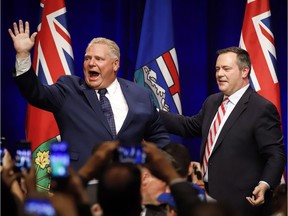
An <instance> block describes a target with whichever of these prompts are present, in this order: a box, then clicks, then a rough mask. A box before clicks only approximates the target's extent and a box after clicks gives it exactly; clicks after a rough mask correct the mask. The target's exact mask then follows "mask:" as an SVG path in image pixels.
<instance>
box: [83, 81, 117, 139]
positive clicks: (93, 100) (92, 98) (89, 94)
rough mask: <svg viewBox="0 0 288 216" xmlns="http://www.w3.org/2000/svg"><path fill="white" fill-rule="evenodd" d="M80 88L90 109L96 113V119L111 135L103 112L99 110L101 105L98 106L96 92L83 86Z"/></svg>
mask: <svg viewBox="0 0 288 216" xmlns="http://www.w3.org/2000/svg"><path fill="white" fill-rule="evenodd" d="M81 87H82V91H83V93H84V95H85V97H86V98H87V100H88V102H89V104H90V106H91V107H92V109H93V110H94V112H95V113H96V115H97V118H99V120H100V121H101V122H102V124H103V125H104V126H105V128H106V129H107V131H109V133H110V134H111V135H112V132H111V129H110V127H109V125H108V122H107V119H106V118H105V116H104V114H103V111H102V109H101V105H100V102H99V100H98V98H97V95H96V91H95V90H94V89H89V88H87V87H85V86H84V85H83V86H81Z"/></svg>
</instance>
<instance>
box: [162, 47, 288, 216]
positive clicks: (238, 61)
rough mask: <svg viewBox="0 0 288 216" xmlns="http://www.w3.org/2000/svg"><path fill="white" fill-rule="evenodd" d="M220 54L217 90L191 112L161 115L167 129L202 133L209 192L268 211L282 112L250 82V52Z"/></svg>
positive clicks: (255, 211) (279, 159)
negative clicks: (194, 111)
mask: <svg viewBox="0 0 288 216" xmlns="http://www.w3.org/2000/svg"><path fill="white" fill-rule="evenodd" d="M218 54H219V56H218V58H217V62H216V80H217V84H218V87H219V89H220V91H221V92H220V93H216V94H213V95H211V96H209V97H208V98H207V99H206V101H205V102H204V104H203V106H202V109H201V110H200V112H199V113H198V114H196V115H194V116H191V117H188V116H182V115H174V114H172V113H168V112H164V111H160V115H161V117H162V119H163V120H164V124H165V126H166V128H167V129H168V131H169V132H171V133H175V134H178V135H181V136H185V137H202V144H201V150H200V160H201V161H200V162H201V164H202V171H203V174H204V182H205V184H206V185H205V188H206V190H207V192H208V193H209V195H210V196H211V197H213V198H214V199H216V200H217V201H219V202H225V203H228V204H230V205H231V206H232V207H234V208H235V209H236V210H237V212H239V213H240V215H243V216H244V215H245V216H248V215H251V216H256V215H265V214H267V215H269V212H268V211H267V208H266V205H268V204H269V195H271V193H270V192H271V190H273V188H275V187H276V186H277V185H278V184H279V182H280V179H281V175H282V173H283V170H284V165H285V161H286V160H285V152H284V143H283V135H282V131H281V122H280V116H279V113H278V112H277V109H276V107H275V106H274V105H273V104H272V103H271V102H270V101H268V100H266V99H265V98H263V97H262V96H260V95H259V94H257V93H256V92H255V91H254V90H253V89H252V88H251V87H250V85H249V76H250V70H251V62H250V57H249V54H248V53H247V52H246V51H245V50H243V49H241V48H239V47H230V48H226V49H223V50H220V51H218ZM222 101H225V102H224V103H223V105H221V104H222ZM220 105H221V106H220ZM219 107H220V109H219ZM218 110H219V111H218Z"/></svg>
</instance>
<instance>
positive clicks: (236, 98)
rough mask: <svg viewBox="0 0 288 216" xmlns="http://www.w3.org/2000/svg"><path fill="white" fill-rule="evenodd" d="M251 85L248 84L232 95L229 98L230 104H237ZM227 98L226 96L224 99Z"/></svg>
mask: <svg viewBox="0 0 288 216" xmlns="http://www.w3.org/2000/svg"><path fill="white" fill-rule="evenodd" d="M249 86H250V84H247V85H246V86H244V87H242V88H241V89H239V90H238V91H236V92H234V93H233V94H232V95H230V96H229V97H228V98H229V102H231V103H232V104H234V105H235V104H237V103H238V101H239V100H240V98H241V97H242V95H243V94H244V93H245V91H246V90H247V89H248V88H249ZM225 97H227V96H224V99H225Z"/></svg>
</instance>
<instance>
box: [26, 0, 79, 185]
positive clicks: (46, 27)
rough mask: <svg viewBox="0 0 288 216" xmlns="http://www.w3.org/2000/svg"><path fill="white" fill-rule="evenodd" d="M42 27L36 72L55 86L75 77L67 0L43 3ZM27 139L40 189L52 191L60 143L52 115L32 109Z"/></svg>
mask: <svg viewBox="0 0 288 216" xmlns="http://www.w3.org/2000/svg"><path fill="white" fill-rule="evenodd" d="M40 6H41V17H42V19H41V23H40V24H39V25H38V29H37V31H38V34H37V38H36V42H35V47H34V58H33V68H34V70H35V72H36V74H37V76H38V77H39V79H40V80H41V82H42V83H43V84H48V85H50V84H53V83H54V82H56V80H57V79H58V78H59V77H60V76H61V75H64V74H66V75H71V74H73V73H74V64H73V62H74V57H73V52H72V47H71V39H70V34H69V32H68V30H67V22H66V7H65V2H64V0H57V1H52V0H41V3H40ZM26 136H27V140H29V141H31V144H32V151H33V160H34V165H35V169H36V187H37V189H38V190H39V191H49V188H50V160H49V148H50V143H51V142H55V141H57V140H59V139H60V136H59V129H58V127H57V124H56V121H55V119H54V116H53V114H52V113H50V112H47V111H44V110H41V109H38V108H35V107H33V106H31V105H28V108H27V119H26Z"/></svg>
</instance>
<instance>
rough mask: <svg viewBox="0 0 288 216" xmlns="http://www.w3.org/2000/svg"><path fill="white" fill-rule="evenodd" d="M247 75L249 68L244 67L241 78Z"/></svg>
mask: <svg viewBox="0 0 288 216" xmlns="http://www.w3.org/2000/svg"><path fill="white" fill-rule="evenodd" d="M248 74H249V67H247V66H246V67H244V68H243V69H242V77H243V78H247V77H248Z"/></svg>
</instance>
